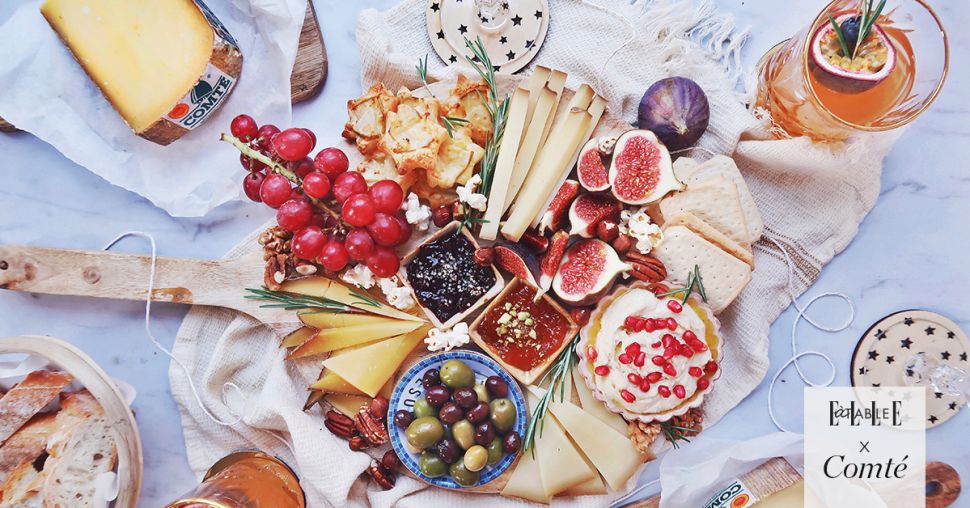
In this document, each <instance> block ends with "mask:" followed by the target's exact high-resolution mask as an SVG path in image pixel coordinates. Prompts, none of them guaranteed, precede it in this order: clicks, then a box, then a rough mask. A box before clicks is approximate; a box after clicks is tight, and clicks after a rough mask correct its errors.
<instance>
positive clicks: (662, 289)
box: [653, 284, 670, 295]
mask: <svg viewBox="0 0 970 508" xmlns="http://www.w3.org/2000/svg"><path fill="white" fill-rule="evenodd" d="M669 291H670V288H669V287H667V286H665V285H663V284H657V285H656V286H654V287H653V294H655V295H662V294H664V293H667V292H669Z"/></svg>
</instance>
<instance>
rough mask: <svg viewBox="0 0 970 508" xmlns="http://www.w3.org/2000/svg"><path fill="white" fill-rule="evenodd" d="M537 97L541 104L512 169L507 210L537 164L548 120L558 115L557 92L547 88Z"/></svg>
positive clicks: (530, 123)
mask: <svg viewBox="0 0 970 508" xmlns="http://www.w3.org/2000/svg"><path fill="white" fill-rule="evenodd" d="M537 95H538V96H539V98H538V101H539V102H538V103H537V104H536V109H535V114H534V115H532V121H530V122H529V124H528V125H529V126H528V128H527V129H526V131H525V136H524V137H523V139H522V143H521V145H520V146H519V150H518V153H517V154H516V155H515V165H514V166H513V168H512V176H511V177H510V178H509V189H508V192H507V193H506V194H505V209H508V207H509V206H511V204H512V201H513V200H514V199H515V196H516V195H517V194H518V193H519V189H520V188H521V187H522V183H523V182H525V179H526V177H527V176H528V175H529V169H530V168H531V167H532V163H533V162H535V158H536V154H537V153H538V152H539V147H540V146H541V145H542V131H543V129H545V124H546V119H547V118H550V117H551V116H552V115H554V114H555V113H556V93H555V92H553V91H552V90H550V89H549V88H548V87H546V88H543V89H542V90H540V91H539V93H538V94H537ZM503 211H504V210H503Z"/></svg>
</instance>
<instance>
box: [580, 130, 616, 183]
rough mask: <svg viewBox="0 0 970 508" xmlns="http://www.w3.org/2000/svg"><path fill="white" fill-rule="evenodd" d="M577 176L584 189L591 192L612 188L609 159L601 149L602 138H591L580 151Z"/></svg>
mask: <svg viewBox="0 0 970 508" xmlns="http://www.w3.org/2000/svg"><path fill="white" fill-rule="evenodd" d="M576 178H577V179H579V184H580V185H582V186H583V188H584V189H586V190H588V191H590V192H599V191H604V190H606V189H609V188H610V175H609V171H608V170H607V161H606V157H605V155H604V154H603V152H601V151H600V140H599V139H598V138H590V140H589V141H587V142H586V144H585V145H583V149H582V150H580V151H579V158H578V159H576Z"/></svg>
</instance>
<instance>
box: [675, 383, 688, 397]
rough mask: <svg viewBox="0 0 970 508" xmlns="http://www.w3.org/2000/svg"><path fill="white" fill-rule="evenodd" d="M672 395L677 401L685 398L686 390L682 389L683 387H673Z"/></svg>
mask: <svg viewBox="0 0 970 508" xmlns="http://www.w3.org/2000/svg"><path fill="white" fill-rule="evenodd" d="M674 395H676V396H677V398H678V399H682V398H684V397H686V396H687V390H685V389H684V385H677V386H675V387H674Z"/></svg>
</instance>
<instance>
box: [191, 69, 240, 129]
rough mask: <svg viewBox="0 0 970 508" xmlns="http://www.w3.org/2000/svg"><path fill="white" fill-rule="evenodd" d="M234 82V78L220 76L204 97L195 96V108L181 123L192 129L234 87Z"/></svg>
mask: <svg viewBox="0 0 970 508" xmlns="http://www.w3.org/2000/svg"><path fill="white" fill-rule="evenodd" d="M232 84H233V81H232V79H229V78H228V77H226V76H219V80H218V81H216V84H215V85H214V86H213V87H212V90H211V91H209V93H207V94H205V95H204V96H202V97H193V99H195V100H197V101H198V102H197V103H196V104H195V108H193V109H192V111H191V112H190V113H189V114H187V115H185V117H183V118H182V119H181V121H179V123H180V124H182V125H184V126H185V127H188V128H190V129H191V128H192V127H194V126H195V124H197V123H199V122H201V121H202V120H203V119H205V117H206V116H208V115H209V112H210V111H212V110H213V109H214V108H215V107H216V106H217V105H218V104H219V102H220V101H222V98H223V97H225V96H226V94H227V93H228V92H229V90H230V89H231V88H232ZM193 94H194V92H193Z"/></svg>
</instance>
